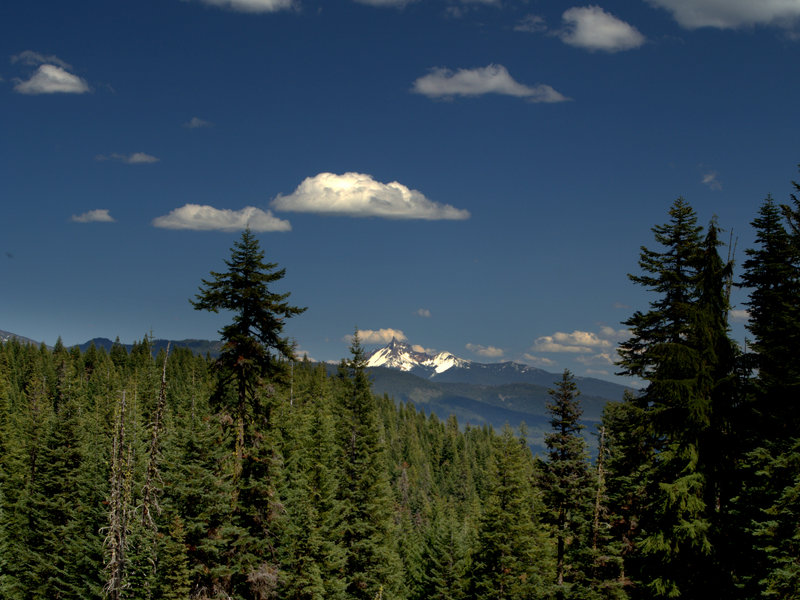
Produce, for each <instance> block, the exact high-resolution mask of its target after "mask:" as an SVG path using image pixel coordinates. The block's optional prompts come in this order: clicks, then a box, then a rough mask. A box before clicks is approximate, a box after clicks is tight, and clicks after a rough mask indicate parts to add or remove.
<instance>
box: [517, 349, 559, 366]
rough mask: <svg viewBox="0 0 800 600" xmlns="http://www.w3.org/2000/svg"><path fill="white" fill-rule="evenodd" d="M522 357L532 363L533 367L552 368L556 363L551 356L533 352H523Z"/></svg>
mask: <svg viewBox="0 0 800 600" xmlns="http://www.w3.org/2000/svg"><path fill="white" fill-rule="evenodd" d="M522 359H523V360H524V361H525V362H527V363H529V364H531V365H533V366H534V367H545V368H552V367H555V366H556V365H557V364H558V363H556V361H554V360H553V359H551V358H547V357H545V356H536V355H534V354H528V353H526V354H523V355H522Z"/></svg>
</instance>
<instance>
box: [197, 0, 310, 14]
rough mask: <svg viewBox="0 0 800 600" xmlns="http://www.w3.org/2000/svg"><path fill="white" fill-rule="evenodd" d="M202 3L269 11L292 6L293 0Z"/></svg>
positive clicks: (250, 10)
mask: <svg viewBox="0 0 800 600" xmlns="http://www.w3.org/2000/svg"><path fill="white" fill-rule="evenodd" d="M200 1H201V2H203V3H204V4H209V5H211V6H219V7H221V8H228V9H230V10H235V11H238V12H248V13H271V12H278V11H280V10H288V9H290V8H293V7H294V5H295V3H294V0H200Z"/></svg>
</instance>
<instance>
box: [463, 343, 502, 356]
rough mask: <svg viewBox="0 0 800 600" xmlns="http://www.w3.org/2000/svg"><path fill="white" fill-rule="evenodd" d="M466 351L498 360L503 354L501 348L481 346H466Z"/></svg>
mask: <svg viewBox="0 0 800 600" xmlns="http://www.w3.org/2000/svg"><path fill="white" fill-rule="evenodd" d="M467 350H469V351H470V352H472V353H473V354H477V355H478V356H483V357H484V358H500V357H501V356H503V354H505V352H504V351H503V349H502V348H496V347H495V346H482V345H481V344H467Z"/></svg>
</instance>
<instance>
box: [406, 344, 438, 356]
mask: <svg viewBox="0 0 800 600" xmlns="http://www.w3.org/2000/svg"><path fill="white" fill-rule="evenodd" d="M411 349H412V350H413V351H414V352H422V353H423V354H436V350H435V349H434V348H426V347H425V346H420V345H419V344H412V345H411Z"/></svg>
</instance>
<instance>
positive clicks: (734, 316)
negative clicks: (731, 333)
mask: <svg viewBox="0 0 800 600" xmlns="http://www.w3.org/2000/svg"><path fill="white" fill-rule="evenodd" d="M728 315H729V316H730V318H731V320H732V321H737V322H746V321H749V320H750V311H748V310H745V309H740V308H737V309H734V310H732V311H730V312H729V313H728Z"/></svg>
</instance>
